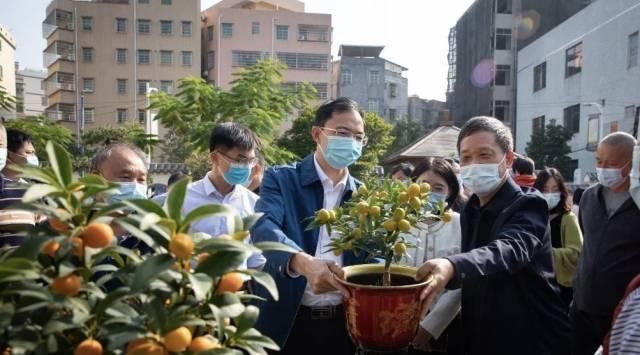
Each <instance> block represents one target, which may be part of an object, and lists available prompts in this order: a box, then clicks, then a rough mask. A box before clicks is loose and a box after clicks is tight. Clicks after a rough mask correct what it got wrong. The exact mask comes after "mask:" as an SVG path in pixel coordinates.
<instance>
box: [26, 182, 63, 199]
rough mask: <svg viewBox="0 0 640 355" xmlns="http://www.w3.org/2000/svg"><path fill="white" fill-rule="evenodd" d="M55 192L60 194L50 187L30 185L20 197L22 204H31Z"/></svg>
mask: <svg viewBox="0 0 640 355" xmlns="http://www.w3.org/2000/svg"><path fill="white" fill-rule="evenodd" d="M56 192H60V189H59V188H57V187H55V186H52V185H46V184H35V185H31V186H30V187H29V189H28V190H27V191H26V192H25V193H24V195H23V196H22V202H24V203H29V202H33V201H36V200H39V199H41V198H43V197H45V196H48V195H51V194H53V193H56Z"/></svg>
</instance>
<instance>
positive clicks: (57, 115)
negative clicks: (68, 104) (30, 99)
mask: <svg viewBox="0 0 640 355" xmlns="http://www.w3.org/2000/svg"><path fill="white" fill-rule="evenodd" d="M45 114H46V115H47V118H49V119H50V120H53V121H69V122H75V120H76V115H75V113H74V112H69V111H45Z"/></svg>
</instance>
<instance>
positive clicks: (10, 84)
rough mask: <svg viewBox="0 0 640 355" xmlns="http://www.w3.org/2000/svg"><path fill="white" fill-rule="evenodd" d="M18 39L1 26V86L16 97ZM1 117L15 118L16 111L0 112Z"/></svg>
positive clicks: (8, 93)
mask: <svg viewBox="0 0 640 355" xmlns="http://www.w3.org/2000/svg"><path fill="white" fill-rule="evenodd" d="M15 61H16V39H15V38H14V37H13V35H12V34H11V33H10V32H9V30H7V29H6V28H5V27H3V26H2V25H0V86H2V87H3V88H4V91H5V92H6V93H7V95H9V96H15V95H16V71H15ZM0 116H2V117H4V118H13V117H14V116H15V110H11V111H3V110H0Z"/></svg>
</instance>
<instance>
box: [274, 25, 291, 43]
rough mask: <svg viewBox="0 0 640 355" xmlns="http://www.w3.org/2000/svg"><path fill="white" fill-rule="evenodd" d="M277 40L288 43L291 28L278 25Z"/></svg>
mask: <svg viewBox="0 0 640 355" xmlns="http://www.w3.org/2000/svg"><path fill="white" fill-rule="evenodd" d="M276 39H278V40H283V41H286V40H288V39H289V26H284V25H276Z"/></svg>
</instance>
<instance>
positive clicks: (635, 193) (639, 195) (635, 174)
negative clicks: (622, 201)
mask: <svg viewBox="0 0 640 355" xmlns="http://www.w3.org/2000/svg"><path fill="white" fill-rule="evenodd" d="M630 176H631V186H629V194H630V195H631V198H633V201H634V202H635V203H636V206H638V208H640V146H639V145H636V146H635V148H633V164H632V167H631V175H630Z"/></svg>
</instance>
